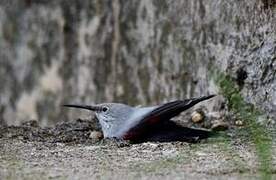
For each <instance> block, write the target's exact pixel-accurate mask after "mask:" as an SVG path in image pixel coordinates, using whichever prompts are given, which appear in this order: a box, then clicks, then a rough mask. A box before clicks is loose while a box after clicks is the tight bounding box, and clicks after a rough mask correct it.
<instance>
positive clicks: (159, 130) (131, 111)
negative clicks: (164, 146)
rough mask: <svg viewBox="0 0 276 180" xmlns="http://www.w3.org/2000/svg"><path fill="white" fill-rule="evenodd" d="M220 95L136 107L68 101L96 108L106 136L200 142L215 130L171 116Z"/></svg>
mask: <svg viewBox="0 0 276 180" xmlns="http://www.w3.org/2000/svg"><path fill="white" fill-rule="evenodd" d="M214 96H216V95H209V96H202V97H198V98H190V99H185V100H175V101H171V102H168V103H164V104H161V105H155V106H149V107H132V106H129V105H126V104H121V103H101V104H96V105H78V104H64V105H63V106H64V107H69V108H80V109H86V110H89V111H93V112H95V115H96V118H97V119H98V121H99V123H100V126H101V129H102V132H103V136H104V138H113V139H117V140H126V141H130V142H133V143H141V142H171V141H185V142H197V141H198V140H201V139H205V138H208V137H209V136H210V135H211V134H212V131H211V130H207V129H196V128H189V127H184V126H181V125H179V124H177V123H176V122H174V121H172V120H171V119H172V118H173V117H175V116H177V115H179V114H180V113H181V112H183V111H185V110H187V109H189V108H191V107H192V106H194V105H196V104H197V103H199V102H201V101H205V100H208V99H210V98H212V97H214Z"/></svg>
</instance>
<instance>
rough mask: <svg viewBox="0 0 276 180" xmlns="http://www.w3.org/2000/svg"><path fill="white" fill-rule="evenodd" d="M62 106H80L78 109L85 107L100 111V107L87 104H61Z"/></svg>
mask: <svg viewBox="0 0 276 180" xmlns="http://www.w3.org/2000/svg"><path fill="white" fill-rule="evenodd" d="M62 106H64V107H71V108H80V109H87V110H90V111H101V110H102V108H101V107H99V106H88V105H77V104H63V105H62Z"/></svg>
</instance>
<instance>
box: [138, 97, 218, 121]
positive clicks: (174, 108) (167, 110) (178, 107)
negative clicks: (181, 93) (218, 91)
mask: <svg viewBox="0 0 276 180" xmlns="http://www.w3.org/2000/svg"><path fill="white" fill-rule="evenodd" d="M214 96H215V95H210V96H204V97H200V98H191V99H187V100H183V101H173V102H169V103H166V104H163V105H161V106H159V107H158V108H156V109H155V110H153V111H152V112H150V113H149V114H148V115H147V116H145V117H144V118H143V120H142V122H144V121H148V120H150V119H151V118H157V117H158V119H159V120H170V119H171V118H173V117H175V116H177V115H179V114H180V113H181V112H183V111H185V110H187V109H189V108H191V107H192V106H194V105H196V104H197V103H199V102H201V101H204V100H207V99H210V98H212V97H214Z"/></svg>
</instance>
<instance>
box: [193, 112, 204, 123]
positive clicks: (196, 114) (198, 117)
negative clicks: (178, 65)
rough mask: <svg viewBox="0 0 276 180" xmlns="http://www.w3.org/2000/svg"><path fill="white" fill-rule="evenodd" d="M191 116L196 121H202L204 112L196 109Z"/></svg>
mask: <svg viewBox="0 0 276 180" xmlns="http://www.w3.org/2000/svg"><path fill="white" fill-rule="evenodd" d="M191 116H192V121H193V122H194V123H199V122H202V121H203V118H204V116H203V113H201V112H198V111H194V112H193V113H192V115H191Z"/></svg>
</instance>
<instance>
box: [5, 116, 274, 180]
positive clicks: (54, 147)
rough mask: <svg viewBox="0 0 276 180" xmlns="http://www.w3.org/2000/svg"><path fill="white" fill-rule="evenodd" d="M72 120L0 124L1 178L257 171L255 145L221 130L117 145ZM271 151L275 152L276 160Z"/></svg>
mask: <svg viewBox="0 0 276 180" xmlns="http://www.w3.org/2000/svg"><path fill="white" fill-rule="evenodd" d="M76 123H77V124H76ZM76 123H63V124H60V125H58V126H57V127H55V128H54V129H53V128H52V129H41V128H38V127H36V125H33V124H31V125H30V124H28V125H24V126H22V127H3V128H0V179H1V180H2V179H160V178H162V179H200V180H204V179H259V178H260V176H261V175H260V174H259V173H258V161H257V159H256V155H255V150H254V146H253V145H251V144H250V143H242V141H240V139H234V138H231V137H228V136H225V134H224V135H221V136H216V137H213V138H209V139H208V140H204V141H201V142H199V143H196V144H189V143H184V142H174V143H149V142H148V143H142V144H124V145H123V146H118V144H117V143H115V142H114V141H111V140H97V141H95V140H94V139H91V137H90V136H89V135H90V133H91V131H92V130H95V128H96V126H94V125H93V124H90V123H87V121H82V120H78V121H77V122H76ZM273 147H275V145H274V146H273ZM274 151H275V148H274ZM275 157H276V153H275V152H274V154H273V158H274V159H273V163H274V164H275V165H276V163H275V162H276V158H275ZM273 171H274V172H275V169H274V170H273ZM272 178H276V176H272Z"/></svg>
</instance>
